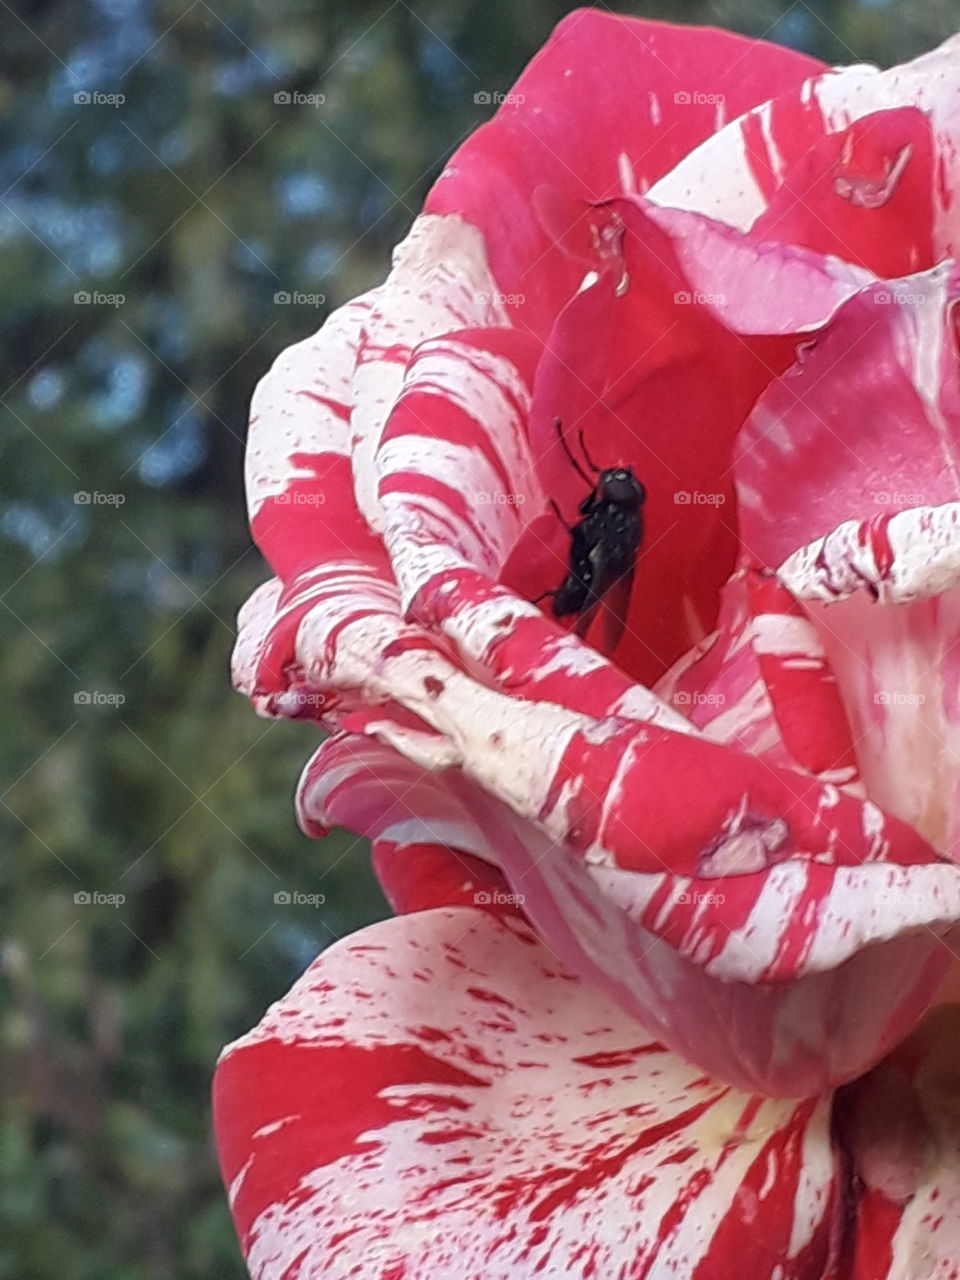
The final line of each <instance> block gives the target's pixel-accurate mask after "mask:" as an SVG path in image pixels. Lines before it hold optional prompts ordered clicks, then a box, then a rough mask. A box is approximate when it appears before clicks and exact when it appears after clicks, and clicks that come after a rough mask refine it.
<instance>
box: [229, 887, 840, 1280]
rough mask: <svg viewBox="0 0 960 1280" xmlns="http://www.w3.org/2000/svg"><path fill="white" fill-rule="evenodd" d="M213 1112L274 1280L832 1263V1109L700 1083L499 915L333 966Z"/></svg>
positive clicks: (479, 916) (450, 914) (240, 1050)
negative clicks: (287, 1279) (439, 997)
mask: <svg viewBox="0 0 960 1280" xmlns="http://www.w3.org/2000/svg"><path fill="white" fill-rule="evenodd" d="M438 993H442V997H443V998H442V999H438ZM215 1101H216V1116H217V1137H218V1143H219V1146H220V1151H221V1160H222V1164H223V1171H224V1177H225V1180H226V1182H227V1185H228V1187H229V1189H230V1202H231V1206H232V1209H233V1213H234V1217H235V1220H236V1223H237V1230H238V1234H239V1236H240V1239H241V1242H242V1245H243V1249H244V1252H245V1254H246V1257H247V1264H248V1266H249V1268H250V1272H251V1275H252V1276H253V1277H254V1278H255V1280H280V1278H281V1277H291V1276H294V1275H296V1276H299V1277H302V1278H303V1280H307V1278H308V1277H309V1278H310V1280H313V1278H319V1277H321V1276H331V1277H334V1276H342V1277H346V1276H348V1275H360V1274H362V1275H370V1276H373V1275H376V1276H382V1277H387V1276H394V1277H399V1276H404V1277H406V1278H407V1280H418V1278H419V1277H422V1278H423V1280H426V1278H427V1277H429V1280H444V1277H447V1278H449V1280H461V1278H462V1277H464V1276H473V1275H477V1276H479V1275H484V1276H488V1277H491V1280H508V1278H509V1280H514V1278H515V1277H519V1276H534V1275H541V1274H543V1275H562V1276H569V1277H591V1276H594V1277H596V1276H610V1277H624V1278H625V1277H627V1276H635V1277H640V1276H646V1277H649V1278H651V1280H653V1278H655V1277H666V1276H669V1275H683V1276H690V1277H692V1278H694V1280H717V1278H719V1277H720V1276H723V1275H727V1274H729V1270H730V1268H732V1267H733V1266H734V1265H736V1266H737V1267H743V1268H745V1269H747V1270H748V1271H749V1273H750V1274H751V1275H756V1276H758V1277H765V1276H766V1277H771V1280H772V1278H773V1277H778V1280H791V1278H793V1280H812V1277H820V1276H823V1275H825V1274H827V1272H828V1270H829V1267H830V1265H831V1262H832V1260H833V1259H834V1258H835V1250H836V1240H837V1227H838V1225H839V1206H840V1201H839V1179H838V1173H839V1166H838V1164H837V1160H836V1157H835V1154H834V1152H833V1150H832V1147H831V1142H830V1133H829V1121H830V1107H829V1101H827V1100H824V1101H816V1100H810V1101H801V1102H798V1101H795V1100H791V1101H774V1100H771V1099H765V1098H759V1097H751V1096H750V1095H749V1094H746V1093H741V1092H738V1091H737V1090H735V1089H732V1088H730V1087H729V1086H727V1085H723V1084H719V1083H717V1082H715V1081H712V1080H710V1079H709V1078H707V1077H704V1076H703V1075H702V1074H701V1073H700V1072H699V1071H697V1070H696V1069H695V1068H692V1067H689V1066H686V1065H685V1064H684V1063H683V1062H682V1061H680V1060H679V1059H677V1058H675V1057H673V1056H672V1055H671V1054H669V1053H666V1052H665V1051H664V1050H663V1049H661V1048H660V1047H659V1046H658V1045H657V1044H655V1043H651V1042H649V1041H648V1040H646V1039H645V1038H644V1037H643V1036H642V1035H641V1034H638V1028H637V1027H636V1025H635V1024H634V1023H632V1022H631V1021H629V1020H626V1019H624V1017H623V1015H622V1014H620V1013H619V1011H618V1010H617V1009H616V1008H615V1007H614V1006H612V1005H608V1004H607V1003H606V1002H605V1001H604V1000H603V999H602V997H599V996H598V995H597V993H596V992H595V991H594V990H593V989H592V988H591V987H589V986H585V985H583V984H582V983H581V982H580V981H579V980H578V979H577V978H576V977H574V976H573V975H572V974H570V973H569V972H567V971H566V970H565V969H564V968H563V967H562V966H561V965H558V963H557V960H556V958H555V957H554V956H553V955H552V954H551V952H550V951H549V950H548V949H547V948H546V947H544V946H543V944H542V943H540V942H539V941H538V940H537V939H536V937H535V936H534V935H532V934H531V933H529V932H528V931H527V929H526V928H525V927H524V926H523V925H522V924H521V923H520V922H518V921H510V920H507V919H503V920H497V918H496V917H494V916H492V915H490V914H488V913H484V912H477V911H469V910H464V909H458V910H439V911H431V912H427V913H421V914H418V915H413V916H404V917H401V918H399V919H395V920H392V921H389V922H386V923H384V924H381V925H376V926H374V927H373V928H371V929H367V930H364V931H363V932H362V933H360V934H357V935H355V936H354V937H352V938H350V939H347V940H345V941H344V942H342V943H339V944H337V945H336V946H334V947H332V948H330V950H328V951H327V952H325V953H324V955H323V956H322V957H321V958H320V959H319V960H317V961H316V962H315V963H314V965H313V966H312V967H311V969H310V970H308V972H307V973H306V974H305V975H304V977H303V978H302V979H301V980H300V981H299V982H298V983H297V985H296V986H295V987H294V989H293V990H292V991H291V992H290V994H289V995H288V996H287V997H285V998H284V999H283V1000H282V1001H280V1003H279V1004H277V1005H276V1006H274V1008H273V1009H272V1010H270V1012H269V1013H268V1014H267V1015H266V1017H265V1018H264V1020H263V1022H262V1023H261V1024H260V1026H259V1027H257V1028H256V1029H255V1030H254V1031H253V1032H251V1033H250V1034H249V1035H247V1036H245V1037H244V1038H243V1039H242V1040H240V1041H238V1042H237V1043H236V1044H234V1045H232V1046H231V1047H230V1048H229V1049H227V1050H226V1051H225V1053H224V1056H223V1059H222V1061H221V1063H220V1066H219V1068H218V1072H217V1080H216V1087H215Z"/></svg>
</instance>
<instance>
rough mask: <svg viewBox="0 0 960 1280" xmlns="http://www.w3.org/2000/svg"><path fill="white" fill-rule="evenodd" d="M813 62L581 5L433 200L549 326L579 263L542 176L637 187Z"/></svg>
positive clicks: (536, 323) (537, 328) (540, 328)
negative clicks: (555, 220) (543, 195)
mask: <svg viewBox="0 0 960 1280" xmlns="http://www.w3.org/2000/svg"><path fill="white" fill-rule="evenodd" d="M821 70H823V66H822V64H821V63H818V62H816V61H814V60H813V59H811V58H808V57H806V56H805V55H804V54H799V53H795V52H793V51H792V50H788V49H784V48H781V47H778V46H776V45H772V44H765V43H764V42H763V41H759V40H748V39H744V38H743V37H742V36H738V35H732V34H730V33H729V32H726V31H718V30H713V29H711V28H691V27H680V26H671V25H668V24H666V23H661V22H650V21H646V20H638V19H636V18H627V17H622V16H620V15H615V14H610V13H605V12H601V11H599V10H597V9H580V10H577V11H576V12H575V13H571V14H569V15H568V16H567V17H566V18H564V19H563V21H562V22H560V23H559V24H558V26H557V27H556V29H555V30H554V32H553V35H552V36H551V38H550V40H549V41H548V43H547V44H546V45H545V46H544V48H543V49H542V50H541V51H540V52H539V53H538V54H537V56H536V57H535V58H534V59H533V61H532V62H531V63H530V65H529V66H528V67H527V69H526V70H525V71H524V73H523V74H522V76H521V77H520V79H519V80H518V81H517V83H516V84H515V85H514V87H513V90H512V91H511V94H510V95H509V96H508V97H507V100H506V102H505V103H504V105H503V106H502V107H501V108H500V110H499V111H498V112H497V114H496V116H495V117H494V118H493V120H492V121H490V122H489V123H488V124H486V125H485V126H483V127H482V128H481V129H479V130H478V131H477V132H476V133H475V134H473V135H472V137H470V138H469V139H468V140H467V142H466V143H464V145H463V146H462V147H460V148H459V150H458V151H457V152H456V153H455V154H454V156H453V157H452V159H451V160H450V162H449V163H448V165H447V167H446V169H445V170H444V173H443V174H442V176H441V177H440V179H439V181H438V182H437V183H436V185H435V186H434V188H433V190H432V191H431V193H430V196H429V197H428V200H427V209H428V210H429V211H430V212H432V213H458V214H461V215H462V216H464V217H465V218H467V219H468V221H470V222H471V223H473V224H474V225H475V226H477V227H480V228H481V229H482V231H483V234H484V238H485V240H486V242H487V245H488V246H489V253H490V262H491V267H492V269H493V274H494V276H495V277H496V279H497V281H498V283H499V287H500V289H501V290H503V291H504V293H505V294H507V295H510V298H511V301H510V303H509V305H510V308H511V310H512V311H515V312H516V313H517V314H518V315H519V317H520V320H521V322H522V324H523V325H525V326H527V327H529V328H531V329H533V330H534V332H536V333H537V334H538V335H539V336H540V337H545V336H546V334H547V332H548V331H549V328H550V326H551V325H552V323H553V319H554V317H555V316H556V314H557V312H558V311H559V310H560V308H561V307H562V306H563V305H564V304H565V303H566V302H567V300H568V299H569V298H570V297H571V295H572V294H573V293H574V292H575V290H576V289H577V286H578V285H579V283H580V279H581V276H582V274H583V272H582V269H580V268H579V267H578V265H577V264H576V262H575V261H574V260H572V259H571V258H570V257H569V256H568V255H567V254H566V253H565V252H564V250H563V249H562V248H561V247H559V246H558V245H557V244H556V243H555V240H554V237H553V234H552V231H551V229H550V228H548V226H547V225H546V224H545V223H544V221H543V220H542V219H541V216H540V215H539V213H538V209H537V201H536V199H535V194H536V192H537V191H538V189H543V188H551V189H553V190H556V191H558V192H561V193H563V194H564V195H565V196H566V197H568V198H569V199H571V200H576V201H582V202H584V203H585V204H588V203H591V202H594V201H597V200H605V199H608V198H609V197H611V196H616V195H623V194H628V193H629V192H630V191H645V190H646V188H647V187H648V186H649V185H650V183H652V182H655V181H656V180H657V179H658V178H660V177H661V176H662V175H663V174H665V173H667V172H669V171H670V170H671V169H672V168H673V167H674V166H675V165H676V164H677V163H678V162H679V161H681V160H682V159H683V157H684V156H686V155H687V154H688V153H689V152H690V150H691V149H692V148H695V147H696V146H697V145H698V144H699V143H701V142H702V141H703V140H704V139H705V138H708V137H709V136H710V135H711V134H712V133H713V132H714V131H715V130H716V129H717V128H718V127H719V126H720V125H721V124H723V123H724V122H725V121H726V120H730V119H732V118H733V117H734V116H738V115H739V114H740V113H741V112H743V111H747V110H749V109H750V108H752V107H755V106H756V105H757V104H758V103H761V102H764V101H766V100H767V99H768V98H769V97H771V96H772V95H774V94H776V93H782V92H783V91H784V90H785V89H786V88H788V87H796V88H797V89H799V86H800V85H801V83H802V82H803V81H804V79H805V78H807V77H809V76H811V75H813V74H816V73H817V72H819V71H821ZM625 85H629V86H631V89H630V93H629V94H628V95H627V99H625V97H624V86H625ZM491 192H495V193H496V198H495V199H491V195H490V193H491ZM514 299H515V300H514Z"/></svg>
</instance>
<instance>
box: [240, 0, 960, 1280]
mask: <svg viewBox="0 0 960 1280" xmlns="http://www.w3.org/2000/svg"><path fill="white" fill-rule="evenodd" d="M958 190H960V41H958V40H953V41H949V42H948V43H947V44H945V45H944V46H943V47H942V48H941V49H939V50H937V51H935V52H933V53H930V54H928V55H926V56H925V57H922V58H920V59H918V60H917V61H915V62H912V63H909V64H907V65H906V66H903V67H898V68H895V69H894V70H891V71H884V72H881V71H878V70H876V69H875V68H872V67H864V66H857V67H851V68H847V69H841V70H831V69H828V68H826V67H823V66H821V65H820V64H819V63H817V62H815V61H814V60H812V59H810V58H808V57H806V56H804V55H801V54H798V53H794V52H791V51H789V50H786V49H781V48H777V47H775V46H772V45H767V44H763V43H760V42H757V41H752V40H746V39H742V38H740V37H738V36H734V35H729V34H727V33H725V32H720V31H714V30H701V29H693V28H682V27H673V26H669V25H662V24H659V23H653V22H645V21H636V20H632V19H626V18H619V17H614V16H610V15H608V14H605V13H600V12H597V11H594V10H584V11H581V12H577V13H574V14H572V15H570V16H569V17H568V18H566V19H565V20H564V21H563V22H562V23H561V25H560V26H559V27H558V28H557V30H556V32H555V33H554V35H553V36H552V38H551V40H550V41H549V43H548V44H547V45H546V47H545V48H544V49H543V50H542V51H541V52H540V53H539V54H538V55H537V57H536V58H535V59H534V60H533V62H532V63H531V64H530V66H529V67H528V68H527V70H526V71H525V72H524V73H523V75H522V76H521V78H520V80H519V81H518V82H517V84H516V86H515V88H514V91H513V93H512V94H510V95H508V96H506V98H505V100H504V102H503V105H502V106H501V107H500V109H499V110H498V111H497V113H496V116H495V117H494V119H493V120H492V121H491V122H490V123H488V124H486V125H484V126H483V127H482V128H480V129H479V130H478V131H477V132H476V133H475V134H474V135H473V136H472V137H471V138H470V139H469V140H468V141H467V142H466V144H465V145H464V146H462V147H461V148H460V149H459V151H458V152H457V153H456V154H455V155H454V157H453V158H452V160H451V161H450V163H449V164H448V165H447V168H446V169H445V171H444V172H443V174H442V175H441V177H440V178H439V180H438V181H437V183H436V185H435V186H434V188H433V190H432V191H431V193H430V195H429V197H428V199H427V203H426V208H425V211H424V212H423V213H422V214H421V216H420V217H418V218H417V220H416V222H415V223H414V225H413V228H412V230H411V232H410V234H409V236H408V238H407V239H406V240H405V241H404V242H403V244H402V245H400V247H399V248H398V249H397V251H396V255H395V259H394V266H393V270H392V272H391V273H390V275H389V277H388V278H387V280H386V282H385V283H384V284H383V285H382V286H380V287H379V288H377V289H374V290H372V291H371V292H370V293H368V294H366V295H365V296H364V297H361V298H358V299H356V300H355V301H353V302H351V303H349V304H347V305H346V306H344V307H342V308H341V309H340V310H338V311H337V312H335V313H334V314H333V315H332V316H331V317H330V318H329V319H328V320H327V322H326V324H325V325H324V326H323V328H322V329H321V330H320V332H319V333H317V334H315V335H314V336H313V337H310V338H307V339H305V340H304V341H303V342H301V343H299V344H297V345H296V346H294V347H292V348H291V349H289V350H288V351H286V352H285V353H284V354H283V355H281V356H280V358H279V360H278V361H277V363H276V364H275V366H274V367H273V369H272V370H271V372H270V373H269V374H268V375H267V376H266V378H265V379H264V380H263V382H262V383H261V384H260V386H259V388H258V390H257V392H256V395H255V397H254V405H253V415H252V421H251V434H250V443H249V449H248V492H249V501H250V508H251V514H252V524H253V531H254V535H255V538H256V541H257V543H258V544H259V546H260V547H261V548H262V550H263V552H264V554H265V555H266V557H267V559H268V560H269V562H270V564H271V566H272V568H273V570H274V572H275V574H276V577H275V578H274V579H273V580H272V581H271V582H269V583H267V584H266V585H264V586H263V587H261V588H260V589H259V590H258V591H257V592H256V593H255V595H254V596H253V597H252V599H251V600H250V601H249V602H248V603H247V604H246V606H245V607H244V609H243V611H242V614H241V624H240V636H239V640H238V645H237V650H236V655H235V679H236V683H237V685H238V687H239V688H240V689H241V690H243V691H244V692H245V693H246V694H248V695H249V696H250V698H251V699H252V701H253V703H254V706H255V707H256V709H257V710H258V711H259V712H260V713H261V714H264V715H271V716H287V717H308V718H312V719H314V720H316V722H317V723H318V726H322V728H323V729H324V730H326V731H327V732H328V735H329V736H327V737H326V738H325V739H324V741H323V743H322V745H321V746H320V748H319V750H318V751H317V752H316V754H315V755H314V757H313V759H312V760H311V761H310V762H309V764H308V765H307V767H306V770H305V772H304V775H303V778H302V780H301V783H300V789H299V796H298V807H299V814H300V820H301V823H302V825H303V827H304V828H305V830H307V831H308V832H311V833H314V834H317V835H320V834H322V833H323V830H324V828H326V827H327V826H329V825H331V824H339V825H342V826H345V827H347V828H349V829H351V830H353V831H355V832H359V833H363V834H365V835H367V836H369V837H370V838H371V840H372V841H373V857H374V860H375V865H376V870H377V873H378V875H379V877H380V879H381V881H382V883H383V885H384V888H385V891H386V892H387V894H388V895H389V897H390V899H391V901H392V903H393V905H394V906H395V908H396V910H397V911H398V912H399V913H400V914H398V916H397V917H396V918H394V919H392V920H389V921H387V922H384V923H381V924H377V925H374V926H372V927H371V928H368V929H365V930H363V931H362V932H360V933H358V934H356V935H354V936H352V937H350V938H347V939H345V940H343V941H341V942H339V943H338V944H337V945H335V946H332V947H331V948H330V949H329V950H327V951H325V952H324V953H323V955H322V956H320V957H319V959H318V960H317V961H316V962H315V963H314V964H313V965H312V966H311V968H310V969H309V970H308V971H307V973H306V974H305V975H304V976H303V977H302V978H301V979H300V981H299V982H298V983H297V984H296V985H295V986H294V988H293V990H292V991H291V992H290V993H289V994H288V995H286V996H285V997H284V998H283V999H281V1000H280V1001H279V1003H278V1004H276V1005H275V1006H274V1007H273V1008H272V1009H271V1010H270V1011H269V1012H268V1013H267V1014H266V1016H265V1017H264V1019H263V1021H262V1022H261V1023H260V1025H259V1026H258V1027H257V1028H256V1029H255V1030H253V1031H252V1032H250V1034H249V1035H247V1036H245V1037H244V1038H243V1039H241V1040H240V1041H238V1042H237V1043H236V1044H234V1045H232V1046H230V1047H229V1048H228V1049H227V1050H226V1051H225V1053H224V1056H223V1059H222V1061H221V1063H220V1065H219V1068H218V1073H217V1079H216V1088H215V1105H216V1125H217V1135H218V1141H219V1146H220V1152H221V1158H222V1165H223V1171H224V1177H225V1181H226V1183H227V1186H228V1188H229V1196H230V1203H231V1206H232V1210H233V1214H234V1217H235V1220H236V1225H237V1230H238V1233H239V1236H240V1239H241V1242H242V1246H243V1250H244V1253H245V1255H246V1258H247V1262H248V1265H249V1268H250V1272H251V1274H252V1275H253V1276H254V1277H257V1280H294V1278H297V1280H307V1278H308V1277H310V1278H312V1277H327V1276H331V1277H347V1276H350V1277H361V1278H367V1277H369V1278H371V1280H401V1278H403V1280H464V1278H467V1280H471V1278H473V1277H485V1278H487V1280H497V1278H498V1277H502V1278H504V1280H507V1278H509V1280H516V1278H521V1277H522V1278H525V1277H531V1278H533V1277H537V1278H540V1277H576V1278H578V1280H579V1278H580V1277H584V1278H587V1277H596V1278H597V1280H612V1278H623V1280H626V1278H627V1277H630V1278H637V1280H639V1278H640V1277H671V1278H677V1277H679V1278H680V1280H688V1278H689V1280H715V1278H716V1280H726V1278H727V1277H729V1276H731V1275H740V1274H742V1275H748V1276H751V1277H754V1276H755V1277H770V1280H774V1278H776V1280H807V1278H812V1277H831V1278H835V1280H841V1278H854V1280H878V1278H880V1277H890V1278H891V1280H903V1278H909V1280H919V1278H921V1277H929V1278H931V1280H933V1278H934V1277H936V1278H937V1280H947V1278H948V1277H957V1276H960V1013H958V1005H957V1004H956V1003H951V1001H952V1000H955V999H956V997H957V996H958V995H960V980H958V975H960V967H958V966H957V964H956V963H955V962H956V959H957V953H956V951H955V949H954V948H956V946H957V941H958V937H960V934H958V932H957V927H956V926H957V921H958V919H960V872H958V869H957V867H956V865H955V859H956V854H955V850H956V827H957V822H958V819H960V791H958V781H960V771H958V751H960V734H958V727H960V648H958V645H957V637H958V634H960V590H958V585H957V579H958V575H960V524H958V517H960V479H958V467H960V369H958V341H957V328H956V317H957V314H958V313H957V311H956V303H957V301H958V299H960V273H958V269H957V267H956V265H955V263H954V260H953V259H954V257H955V255H956V248H955V246H956V243H957V239H958V236H960V203H958V200H957V192H958ZM557 419H559V420H560V425H559V426H558V425H557V421H556V420H557ZM617 467H620V468H627V467H629V468H630V470H631V471H632V473H633V475H634V476H635V477H636V479H637V480H639V481H640V482H641V483H642V485H643V486H644V488H645V490H646V502H645V505H644V507H643V519H644V526H645V527H644V532H643V536H642V540H641V541H640V544H639V547H636V546H635V542H636V539H635V538H634V539H633V541H631V539H630V537H629V536H625V541H624V542H623V543H622V544H621V546H620V548H619V549H620V550H622V551H623V550H625V551H626V553H628V559H632V558H634V557H635V560H636V564H635V572H634V574H633V578H632V588H631V594H630V597H629V606H628V611H627V615H626V627H625V628H624V629H623V633H622V636H618V635H617V631H618V629H619V628H618V627H616V626H612V625H611V618H615V608H614V605H613V603H612V594H613V593H611V595H610V597H607V596H604V599H603V600H602V601H601V603H600V607H598V608H593V607H591V608H588V609H585V610H583V611H581V612H577V611H572V612H569V613H566V614H564V616H562V617H560V618H558V617H556V616H555V607H554V602H553V601H552V599H551V597H550V595H546V596H545V595H544V593H545V592H550V591H556V589H557V588H558V587H559V586H560V585H561V583H563V581H564V579H565V578H566V576H567V573H568V570H569V568H570V556H571V547H572V539H571V529H575V528H577V526H578V523H579V522H580V521H582V520H583V519H584V513H583V512H582V511H581V504H582V503H583V502H584V501H585V500H589V499H590V497H591V494H592V493H594V492H595V490H596V489H597V486H599V485H600V480H599V476H598V475H597V470H596V469H599V470H600V471H603V470H609V469H612V468H617ZM588 506H589V501H588ZM614 510H615V512H619V509H618V508H616V504H614ZM580 534H581V536H582V534H583V527H582V526H581V527H580ZM610 537H612V535H611V534H609V529H607V532H604V533H603V535H602V536H601V537H600V538H599V539H598V540H597V539H595V540H594V542H593V543H592V544H591V545H592V546H593V551H594V560H593V561H591V562H590V563H592V564H593V566H594V567H595V568H597V569H598V572H600V577H601V579H603V576H604V575H603V571H602V569H603V565H602V562H603V557H604V556H609V555H610V554H611V543H610ZM581 567H583V565H581ZM600 585H601V586H602V587H605V586H606V585H608V583H607V582H606V581H601V584H600ZM620 594H622V593H620ZM592 603H595V602H592ZM561 613H563V611H562V610H561ZM580 633H583V634H580ZM306 887H308V888H311V887H313V886H312V885H307V886H306Z"/></svg>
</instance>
